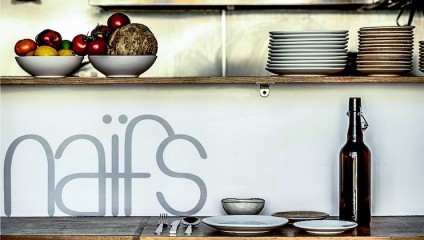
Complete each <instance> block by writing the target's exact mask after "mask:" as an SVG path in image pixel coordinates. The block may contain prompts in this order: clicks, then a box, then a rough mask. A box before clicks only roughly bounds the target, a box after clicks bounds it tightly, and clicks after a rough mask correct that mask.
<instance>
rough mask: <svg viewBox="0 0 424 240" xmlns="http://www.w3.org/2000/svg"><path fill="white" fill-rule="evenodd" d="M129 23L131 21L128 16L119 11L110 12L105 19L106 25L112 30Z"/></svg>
mask: <svg viewBox="0 0 424 240" xmlns="http://www.w3.org/2000/svg"><path fill="white" fill-rule="evenodd" d="M130 23H131V20H130V18H129V17H128V16H127V15H125V14H123V13H120V12H117V13H114V14H112V15H111V16H110V17H109V18H108V19H107V25H108V26H109V28H110V29H112V31H113V30H115V29H118V28H120V27H123V26H125V25H127V24H130Z"/></svg>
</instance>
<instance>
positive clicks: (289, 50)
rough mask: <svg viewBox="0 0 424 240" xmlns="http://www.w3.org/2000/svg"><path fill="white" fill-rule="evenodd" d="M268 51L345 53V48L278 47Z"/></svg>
mask: <svg viewBox="0 0 424 240" xmlns="http://www.w3.org/2000/svg"><path fill="white" fill-rule="evenodd" d="M268 52H269V53H347V49H325V48H322V49H318V48H317V49H298V48H293V49H278V50H272V49H271V50H269V51H268Z"/></svg>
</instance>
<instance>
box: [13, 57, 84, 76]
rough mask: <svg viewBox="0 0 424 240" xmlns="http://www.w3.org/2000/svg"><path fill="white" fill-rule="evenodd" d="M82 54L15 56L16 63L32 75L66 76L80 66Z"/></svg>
mask: <svg viewBox="0 0 424 240" xmlns="http://www.w3.org/2000/svg"><path fill="white" fill-rule="evenodd" d="M83 58H84V57H82V56H25V57H15V59H16V62H18V65H19V66H20V67H21V68H22V69H23V70H24V71H25V72H27V73H29V74H31V75H32V76H34V77H38V78H41V77H48V78H53V77H54V78H57V77H66V76H68V75H70V74H71V73H72V72H74V71H75V70H77V69H78V68H79V67H80V66H81V62H82V60H83Z"/></svg>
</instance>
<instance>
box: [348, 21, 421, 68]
mask: <svg viewBox="0 0 424 240" xmlns="http://www.w3.org/2000/svg"><path fill="white" fill-rule="evenodd" d="M413 30H414V27H413V26H400V27H398V26H383V27H363V28H361V29H360V30H359V45H358V57H357V61H356V62H357V65H358V68H357V70H358V72H360V73H362V74H365V75H371V76H399V75H403V74H406V73H409V72H410V71H411V70H412V59H413V44H414V32H413Z"/></svg>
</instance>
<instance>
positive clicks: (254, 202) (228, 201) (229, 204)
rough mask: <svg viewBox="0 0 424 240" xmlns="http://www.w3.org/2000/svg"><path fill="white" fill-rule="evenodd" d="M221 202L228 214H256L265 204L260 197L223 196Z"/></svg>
mask: <svg viewBox="0 0 424 240" xmlns="http://www.w3.org/2000/svg"><path fill="white" fill-rule="evenodd" d="M221 203H222V207H223V208H224V211H225V212H226V213H227V214H228V215H257V214H259V213H260V212H261V211H262V209H263V208H264V206H265V200H264V199H262V198H224V199H222V200H221Z"/></svg>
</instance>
